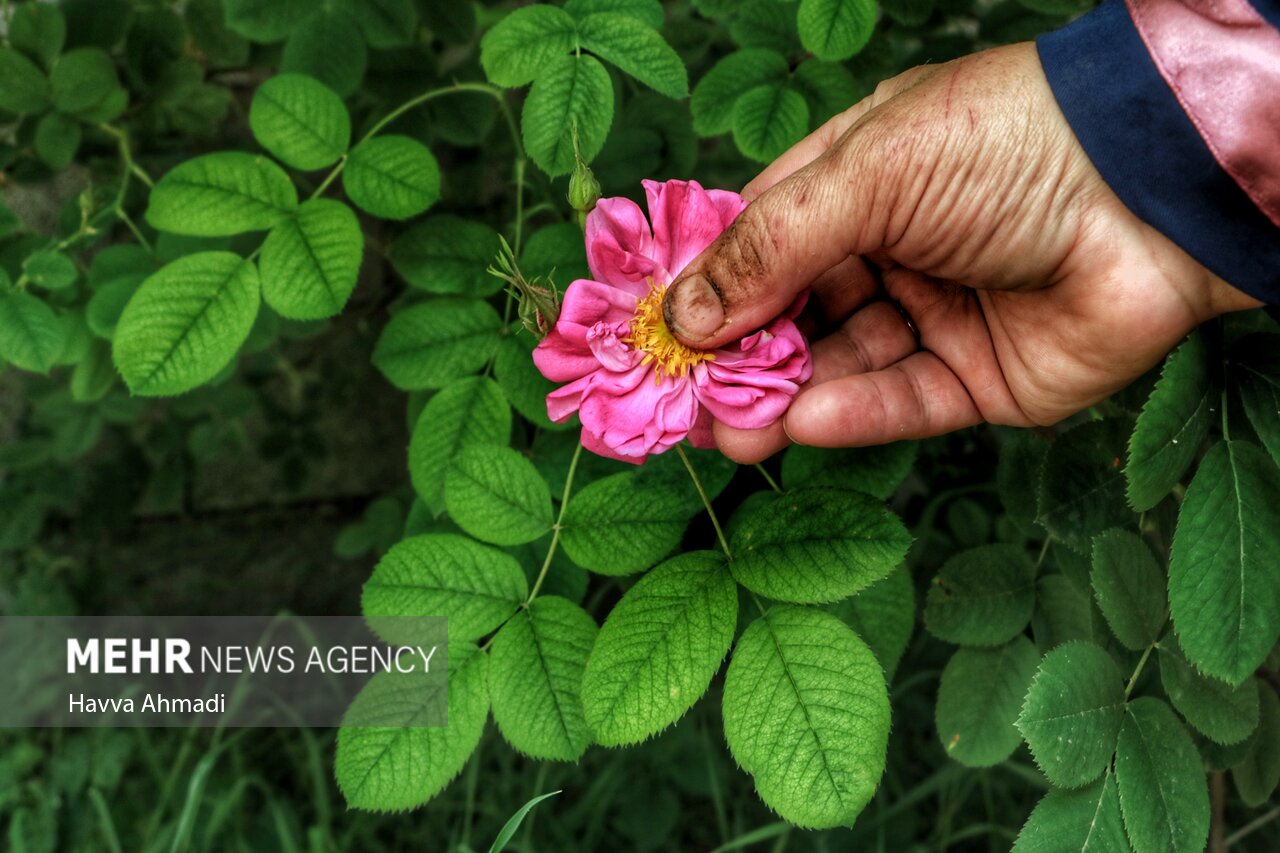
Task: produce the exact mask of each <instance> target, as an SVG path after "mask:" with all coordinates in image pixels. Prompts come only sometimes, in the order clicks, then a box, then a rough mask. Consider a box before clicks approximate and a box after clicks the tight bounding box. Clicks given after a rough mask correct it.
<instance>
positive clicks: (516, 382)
mask: <svg viewBox="0 0 1280 853" xmlns="http://www.w3.org/2000/svg"><path fill="white" fill-rule="evenodd" d="M574 227H575V228H576V227H577V226H576V225H575V226H574ZM537 343H538V341H537V339H536V338H534V337H533V335H531V334H529V332H527V331H525V329H524V327H523V326H521V325H519V324H518V323H517V324H515V325H513V326H512V327H511V328H510V329H509V330H508V331H507V334H505V335H503V336H502V340H501V342H499V344H498V354H497V355H496V356H494V359H493V378H494V379H496V380H498V384H499V385H501V386H502V391H503V393H504V394H506V395H507V399H508V400H509V401H510V402H511V405H512V406H513V407H514V408H515V410H516V411H517V412H519V413H520V414H522V415H524V417H525V419H526V420H529V421H530V422H532V423H533V424H534V425H535V426H537V427H538V428H539V429H544V430H553V431H555V430H566V429H573V428H574V427H575V426H576V422H577V419H576V418H569V419H567V420H565V421H564V422H563V423H558V424H557V423H554V422H553V421H552V420H551V418H550V417H549V416H548V415H547V395H548V394H550V393H551V392H552V391H554V390H556V388H557V387H558V386H557V385H556V384H555V383H554V382H552V381H551V380H550V379H547V378H546V377H545V376H543V375H542V373H541V372H540V371H539V370H538V366H537V365H536V364H534V363H533V350H534V347H535V346H537Z"/></svg>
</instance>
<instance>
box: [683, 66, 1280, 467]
mask: <svg viewBox="0 0 1280 853" xmlns="http://www.w3.org/2000/svg"><path fill="white" fill-rule="evenodd" d="M1116 120H1117V121H1126V120H1128V119H1127V118H1126V117H1124V116H1117V117H1116ZM1135 156H1144V154H1143V153H1142V152H1135ZM743 195H744V196H745V197H746V198H748V199H751V200H752V203H751V204H750V205H749V206H748V207H747V209H746V210H745V211H744V212H743V213H742V214H741V215H740V216H739V217H738V218H737V220H736V221H735V222H734V223H733V225H732V226H730V228H729V229H728V230H727V231H726V232H725V233H724V234H723V235H722V236H721V237H720V239H718V240H717V241H716V242H715V243H713V244H712V245H711V246H710V247H709V248H708V249H707V250H706V251H705V252H703V253H702V254H701V255H700V256H699V257H698V258H697V259H695V260H694V261H693V262H692V263H690V264H689V266H688V267H686V268H685V270H684V272H683V273H682V274H681V276H680V278H679V279H678V280H677V281H676V282H674V283H673V284H672V286H671V288H670V289H669V290H668V291H667V295H666V303H665V310H666V317H667V322H668V324H669V325H670V327H671V329H672V331H673V332H674V333H675V334H676V336H677V337H679V338H680V339H681V340H683V341H684V342H685V343H686V344H688V345H690V346H694V347H699V348H713V347H716V346H720V345H722V344H724V343H727V342H729V341H732V340H735V339H737V338H741V337H742V336H743V335H745V334H747V333H749V332H750V331H751V330H752V329H755V328H758V327H760V326H763V325H764V324H765V323H767V322H768V321H769V320H770V319H771V318H773V317H774V316H776V315H777V314H779V313H780V312H782V311H783V310H785V309H786V307H787V306H788V305H789V304H790V303H791V302H792V300H793V299H794V298H795V296H796V294H797V293H799V292H801V291H802V290H804V289H805V288H808V287H812V288H813V292H814V297H815V298H816V300H817V302H818V304H819V306H820V308H821V311H822V313H823V314H824V315H825V316H826V317H827V318H828V319H829V320H831V321H833V322H840V321H843V322H842V324H841V325H840V326H839V328H838V329H836V330H835V331H834V332H833V333H832V334H830V335H829V336H827V337H825V338H822V339H821V340H819V341H817V342H815V343H814V345H813V359H814V362H813V367H814V373H813V378H812V379H811V380H810V381H809V383H807V385H806V386H805V388H804V389H802V390H801V392H800V394H799V395H798V396H797V397H796V398H795V400H794V401H793V402H792V404H791V408H790V409H789V410H788V412H787V414H786V416H785V417H784V419H783V420H782V421H781V422H779V423H776V424H774V425H773V426H771V427H768V428H765V429H761V430H736V429H733V428H730V427H728V426H726V425H724V424H720V423H717V424H716V425H715V436H716V441H717V443H718V444H719V446H720V448H721V450H722V451H723V452H724V453H725V454H726V455H728V456H730V457H732V458H734V459H736V460H738V461H741V462H754V461H758V460H760V459H763V458H765V457H767V456H769V455H771V454H772V453H774V452H776V451H777V450H779V449H780V448H782V447H784V446H785V445H786V444H788V443H789V442H790V441H795V442H798V443H800V444H809V445H815V446H821V447H846V446H863V445H870V444H881V443H886V442H891V441H896V440H899V439H911V438H924V437H927V436H932V435H938V434H941V433H945V432H949V431H951V430H955V429H959V428H962V427H966V426H971V425H973V424H977V423H980V422H982V421H987V422H990V423H997V424H1009V425H1014V426H1032V425H1037V424H1039V425H1048V424H1052V423H1056V422H1057V421H1059V420H1061V419H1063V418H1065V417H1067V416H1068V415H1071V414H1073V413H1075V412H1078V411H1080V410H1081V409H1083V408H1085V407H1087V406H1090V405H1092V404H1093V403H1096V402H1097V401H1099V400H1101V399H1103V398H1105V397H1107V396H1108V395H1110V394H1111V393H1113V392H1115V391H1116V390H1118V389H1120V388H1122V387H1124V386H1125V385H1127V384H1128V383H1129V382H1131V381H1132V380H1133V379H1135V378H1137V377H1138V376H1140V375H1141V374H1142V373H1143V372H1144V371H1146V370H1147V369H1149V368H1150V367H1151V366H1153V365H1154V364H1156V363H1157V362H1158V361H1159V360H1160V359H1161V358H1162V357H1163V356H1164V355H1165V353H1167V352H1168V351H1169V350H1170V349H1172V348H1173V347H1174V346H1175V345H1176V344H1177V343H1178V341H1180V340H1181V339H1182V337H1183V336H1185V335H1186V334H1187V333H1188V332H1189V331H1190V330H1191V329H1193V328H1194V327H1195V326H1196V325H1198V324H1199V323H1201V322H1203V321H1205V320H1207V319H1209V318H1211V317H1214V316H1216V315H1218V314H1221V313H1223V312H1225V311H1231V310H1239V309H1243V308H1250V307H1255V306H1257V305H1259V304H1260V303H1259V302H1258V301H1257V300H1255V299H1253V298H1252V297H1250V296H1247V295H1245V294H1244V293H1242V292H1240V291H1238V290H1236V289H1235V288H1233V287H1231V286H1230V285H1229V284H1227V283H1226V282H1225V281H1223V280H1222V279H1220V278H1218V277H1217V276H1215V275H1214V274H1213V273H1211V272H1209V271H1208V270H1207V269H1205V268H1204V267H1203V266H1201V265H1200V264H1199V263H1197V262H1196V261H1195V260H1194V259H1192V258H1191V257H1190V256H1189V255H1187V254H1186V253H1185V252H1184V251H1182V250H1181V249H1180V248H1178V247H1177V246H1176V245H1174V244H1173V243H1172V242H1171V241H1169V240H1168V239H1167V238H1165V237H1164V236H1163V235H1161V234H1160V233H1159V232H1157V231H1156V230H1155V229H1153V228H1151V227H1150V226H1148V225H1146V224H1145V223H1143V222H1142V221H1141V220H1139V219H1138V218H1137V217H1136V216H1134V215H1133V214H1132V213H1130V212H1129V210H1128V209H1127V208H1126V207H1125V206H1124V205H1123V204H1122V203H1121V201H1120V200H1119V199H1118V198H1117V197H1116V196H1115V194H1114V193H1112V192H1111V190H1110V189H1109V188H1108V187H1107V185H1106V184H1105V183H1104V182H1103V180H1102V178H1101V176H1100V175H1099V174H1098V172H1097V170H1096V169H1094V167H1093V165H1092V164H1091V163H1090V161H1089V159H1088V157H1087V156H1086V154H1085V152H1084V150H1083V149H1082V148H1081V147H1080V144H1079V143H1078V142H1077V141H1076V138H1075V136H1074V135H1073V134H1072V132H1071V128H1070V127H1069V125H1068V124H1067V122H1066V119H1065V118H1064V117H1063V115H1062V113H1061V111H1060V110H1059V108H1058V106H1057V103H1056V102H1055V101H1054V97H1053V93H1052V91H1051V90H1050V88H1049V84H1048V82H1047V81H1046V80H1045V77H1044V73H1043V71H1042V70H1041V67H1040V62H1039V58H1038V56H1037V54H1036V49H1035V46H1034V45H1033V44H1031V43H1023V44H1017V45H1012V46H1009V47H1005V48H999V49H996V50H990V51H985V52H983V53H979V54H975V55H973V56H969V57H965V58H963V59H959V60H956V61H954V62H949V63H947V64H945V65H938V66H922V67H919V68H914V69H912V70H910V71H907V72H906V73H904V74H902V75H900V76H898V77H895V78H893V79H892V80H888V81H886V82H884V83H882V84H881V85H880V86H879V87H878V88H877V90H876V92H875V93H874V94H873V95H872V96H871V97H869V98H867V99H866V100H864V101H862V102H861V103H859V104H857V105H855V106H854V107H852V108H850V109H849V110H847V111H845V112H844V113H842V114H840V115H838V116H836V117H835V118H833V119H831V121H829V122H827V124H825V125H824V126H822V127H821V128H819V129H818V130H817V131H815V132H814V133H812V134H811V135H810V136H808V137H807V138H805V139H804V140H802V141H801V142H799V143H797V144H796V145H795V146H794V147H793V148H792V149H791V150H790V151H788V152H787V153H785V154H783V155H782V156H781V157H780V158H779V159H778V160H777V161H775V162H774V163H773V164H771V165H770V166H769V167H768V168H766V169H765V170H764V171H763V172H762V173H761V174H760V175H759V176H758V177H757V178H756V179H755V180H754V181H752V182H751V183H750V184H749V185H748V186H747V187H746V188H745V189H744V190H743ZM877 272H878V275H877ZM886 296H887V297H888V299H890V300H894V301H896V302H897V303H898V304H899V305H900V306H902V309H903V310H904V311H905V312H906V313H907V314H908V315H910V317H911V318H912V319H913V320H914V323H915V326H916V328H917V329H918V336H919V337H918V340H917V336H916V334H915V333H914V332H913V331H912V330H911V328H910V326H909V325H908V323H907V322H906V320H905V319H904V318H903V317H902V315H901V314H900V313H899V311H898V310H897V309H896V308H895V307H894V306H893V304H892V303H891V302H890V301H887V300H886V299H885V297H886ZM845 318H847V319H845Z"/></svg>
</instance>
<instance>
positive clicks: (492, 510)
mask: <svg viewBox="0 0 1280 853" xmlns="http://www.w3.org/2000/svg"><path fill="white" fill-rule="evenodd" d="M444 505H445V509H447V510H448V511H449V515H450V516H451V517H452V518H453V520H454V521H455V522H457V524H458V526H459V527H461V528H462V529H463V530H465V531H466V532H467V533H470V534H471V535H472V536H474V537H476V538H477V539H481V540H483V541H485V542H493V543H494V544H497V545H520V544H522V543H524V542H532V541H533V540H534V539H537V538H538V537H540V536H542V534H544V533H546V532H547V531H548V530H549V529H551V521H552V519H551V492H550V491H549V490H548V489H547V484H546V482H545V481H544V480H543V479H542V477H541V476H539V475H538V471H537V469H536V468H534V467H533V463H532V462H530V461H529V460H528V459H526V458H524V457H523V456H521V455H520V454H519V453H517V452H516V451H514V450H511V449H510V448H506V447H485V446H477V447H468V448H465V449H463V450H460V451H459V452H458V453H457V454H456V455H455V456H454V457H453V458H452V459H451V460H450V461H449V467H448V470H447V472H446V474H445V478H444Z"/></svg>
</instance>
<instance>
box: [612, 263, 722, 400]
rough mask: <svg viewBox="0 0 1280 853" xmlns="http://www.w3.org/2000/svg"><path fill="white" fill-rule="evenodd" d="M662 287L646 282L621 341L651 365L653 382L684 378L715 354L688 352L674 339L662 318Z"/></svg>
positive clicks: (687, 348) (690, 350) (688, 350)
mask: <svg viewBox="0 0 1280 853" xmlns="http://www.w3.org/2000/svg"><path fill="white" fill-rule="evenodd" d="M662 294H663V288H661V287H658V286H657V285H656V284H654V283H653V279H649V293H648V294H646V295H645V296H644V297H643V298H640V299H637V300H636V315H635V316H634V317H632V318H631V334H630V335H628V336H627V337H625V338H623V341H624V342H625V343H628V344H630V345H631V347H632V348H633V349H635V350H636V351H638V352H642V353H644V359H643V360H642V361H641V364H649V363H652V364H653V380H654V382H655V383H657V382H661V381H662V377H663V376H672V377H675V376H681V377H682V376H684V375H685V374H686V373H687V372H688V371H689V370H690V368H692V367H693V366H694V365H697V364H701V363H702V362H704V361H715V354H714V353H710V352H705V351H703V350H696V349H692V348H691V347H687V346H685V345H684V344H682V343H680V342H679V341H678V340H676V338H675V336H674V335H672V334H671V330H670V329H668V328H667V321H666V319H665V318H664V317H663V316H662Z"/></svg>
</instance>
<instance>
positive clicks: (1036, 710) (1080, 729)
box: [1018, 643, 1125, 788]
mask: <svg viewBox="0 0 1280 853" xmlns="http://www.w3.org/2000/svg"><path fill="white" fill-rule="evenodd" d="M1124 710H1125V692H1124V685H1123V684H1122V683H1121V681H1120V671H1119V670H1117V669H1116V665H1115V663H1114V662H1112V660H1111V657H1110V655H1108V654H1107V653H1106V652H1105V651H1103V650H1102V649H1101V648H1099V647H1098V646H1095V645H1093V644H1091V643H1064V644H1063V645H1061V646H1058V647H1057V648H1056V649H1054V650H1053V651H1051V652H1049V654H1047V655H1045V657H1044V660H1042V661H1041V662H1040V668H1039V669H1038V670H1037V671H1036V674H1035V677H1034V679H1032V681H1031V687H1030V689H1029V690H1028V691H1027V696H1026V700H1025V702H1024V703H1023V705H1022V713H1021V714H1020V715H1019V717H1018V728H1019V730H1021V732H1022V735H1023V737H1025V738H1026V740H1027V745H1028V746H1030V747H1031V753H1032V755H1034V756H1035V759H1036V764H1038V765H1039V766H1040V769H1041V770H1043V771H1044V774H1045V775H1046V776H1048V777H1049V780H1050V781H1051V782H1053V783H1054V784H1056V785H1061V786H1063V787H1065V788H1078V787H1080V786H1081V785H1086V784H1088V783H1089V782H1092V781H1093V780H1094V779H1096V778H1098V776H1099V775H1101V773H1102V771H1103V770H1104V769H1105V768H1106V766H1107V765H1108V764H1109V763H1110V762H1111V754H1112V753H1113V752H1114V751H1115V748H1116V738H1117V737H1118V736H1119V733H1120V725H1121V723H1122V722H1123V720H1124Z"/></svg>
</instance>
